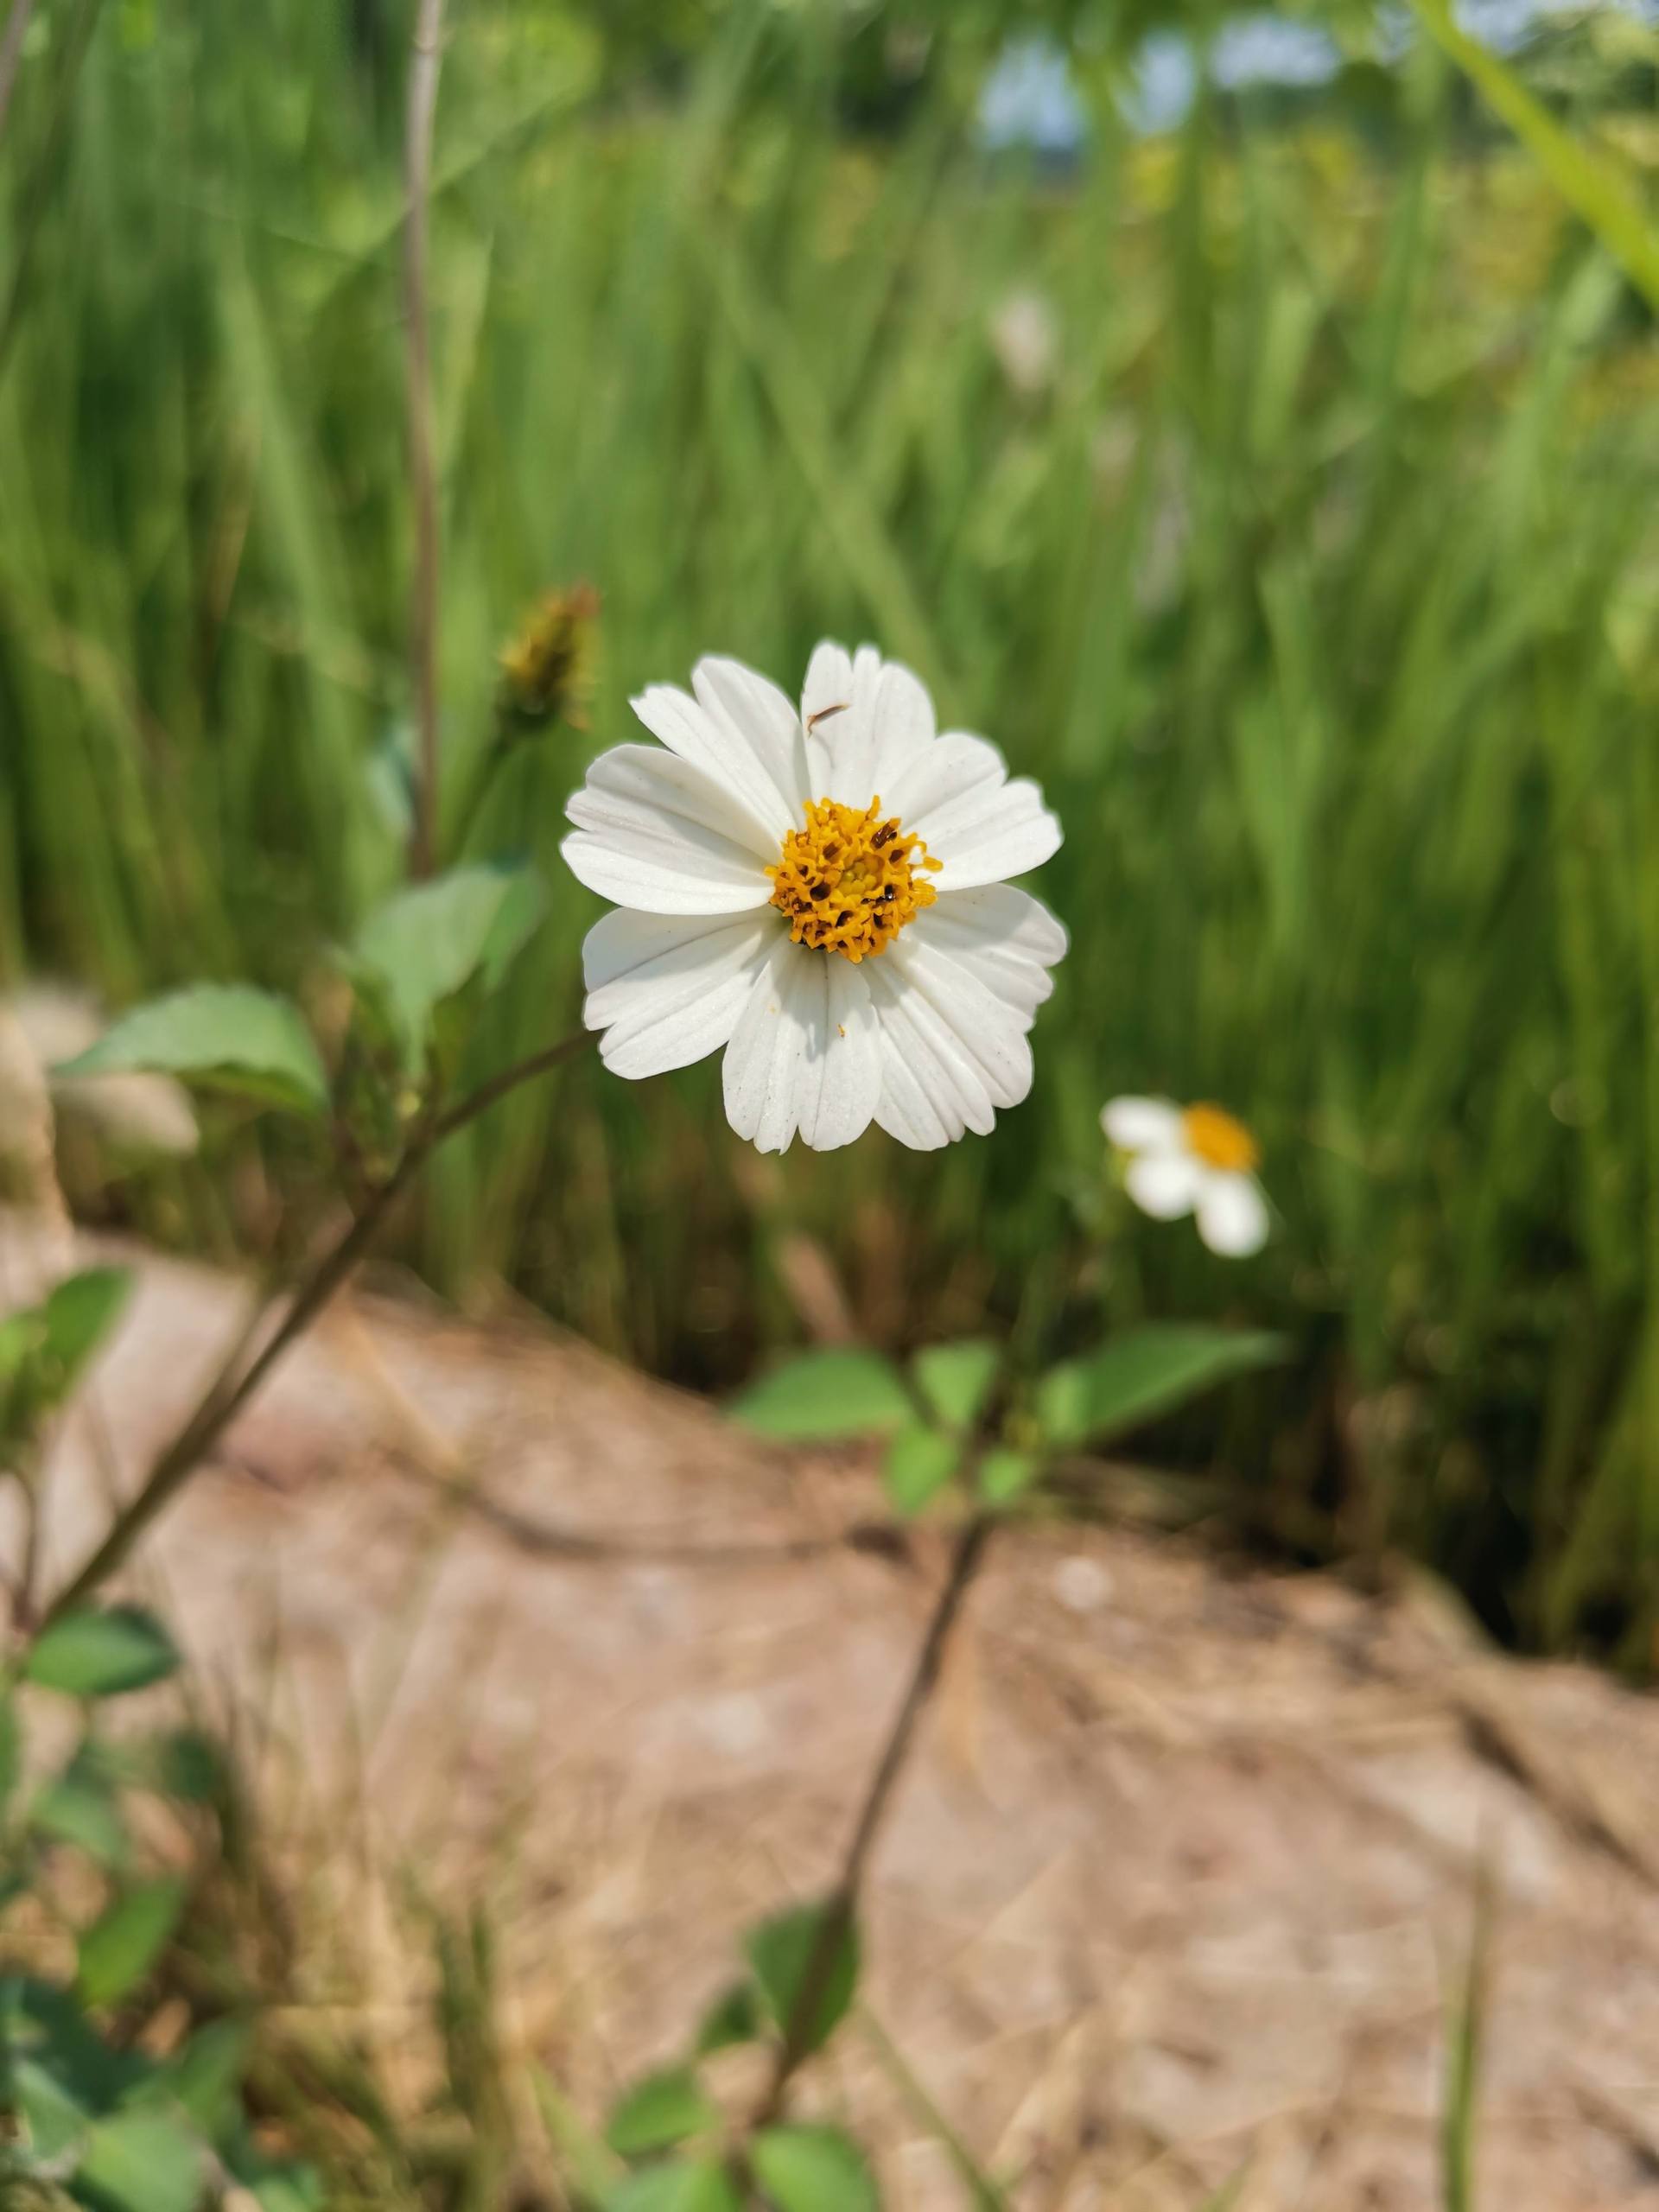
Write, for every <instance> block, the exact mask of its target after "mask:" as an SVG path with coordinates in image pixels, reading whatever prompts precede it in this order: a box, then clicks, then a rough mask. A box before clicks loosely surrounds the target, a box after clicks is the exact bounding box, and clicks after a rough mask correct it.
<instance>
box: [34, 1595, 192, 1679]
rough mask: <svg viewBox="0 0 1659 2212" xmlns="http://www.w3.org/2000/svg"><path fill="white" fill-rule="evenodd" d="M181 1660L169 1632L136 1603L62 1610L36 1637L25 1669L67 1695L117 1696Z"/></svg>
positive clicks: (168, 1670)
mask: <svg viewBox="0 0 1659 2212" xmlns="http://www.w3.org/2000/svg"><path fill="white" fill-rule="evenodd" d="M178 1663H179V1655H178V1652H177V1650H176V1649H175V1648H174V1644H173V1641H172V1638H171V1637H169V1636H168V1633H167V1630H165V1629H164V1628H163V1627H162V1624H161V1623H160V1622H159V1621H158V1620H157V1619H156V1617H155V1615H154V1614H153V1613H147V1612H145V1611H143V1610H142V1609H141V1608H140V1607H138V1606H137V1605H111V1606H109V1607H108V1608H106V1609H105V1610H103V1611H92V1610H91V1609H88V1610H87V1611H83V1612H74V1613H66V1614H64V1616H63V1618H61V1619H60V1620H56V1621H54V1622H53V1623H52V1624H51V1626H50V1627H49V1628H47V1629H45V1630H42V1631H41V1635H40V1636H39V1637H37V1638H36V1640H35V1645H34V1648H33V1649H31V1651H30V1652H29V1657H28V1659H27V1660H26V1661H25V1662H24V1666H23V1673H24V1675H26V1676H27V1678H28V1679H29V1681H31V1682H38V1683H39V1684H40V1686H41V1688H42V1689H48V1690H63V1691H65V1692H67V1694H68V1695H69V1696H71V1697H84V1698H99V1697H121V1696H123V1695H124V1694H126V1692H128V1691H129V1690H142V1689H147V1688H149V1685H150V1684H151V1683H152V1682H159V1681H164V1680H165V1679H166V1677H167V1676H168V1675H170V1674H172V1673H173V1672H174V1671H175V1669H176V1668H177V1666H178Z"/></svg>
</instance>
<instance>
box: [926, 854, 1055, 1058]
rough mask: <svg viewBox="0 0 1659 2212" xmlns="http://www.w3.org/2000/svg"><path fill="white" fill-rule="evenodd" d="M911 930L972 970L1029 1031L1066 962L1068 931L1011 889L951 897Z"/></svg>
mask: <svg viewBox="0 0 1659 2212" xmlns="http://www.w3.org/2000/svg"><path fill="white" fill-rule="evenodd" d="M909 927H910V930H911V931H913V932H914V933H915V934H916V935H917V936H918V938H921V939H922V940H923V941H924V942H925V943H927V944H935V945H937V946H938V948H939V950H941V951H942V952H945V953H948V954H949V955H950V957H951V958H952V959H954V960H957V961H958V962H959V963H961V964H962V965H963V967H965V968H968V969H971V971H972V972H973V974H974V975H975V976H976V977H977V978H978V980H979V981H980V982H981V983H982V984H983V985H984V986H985V988H986V989H987V990H990V991H995V994H996V995H997V996H998V998H1000V999H1002V1000H1005V1001H1007V1004H1008V1005H1009V1006H1011V1007H1014V1008H1015V1010H1016V1011H1017V1012H1018V1013H1019V1014H1021V1015H1022V1016H1023V1018H1024V1020H1026V1022H1027V1025H1029V1024H1030V1022H1031V1021H1032V1020H1033V1018H1034V1017H1035V1014H1036V1012H1037V1008H1038V1007H1039V1006H1041V1004H1042V1003H1043V1001H1044V1000H1045V999H1046V998H1047V997H1048V996H1049V995H1050V993H1051V992H1052V990H1053V988H1054V981H1053V978H1052V976H1050V975H1049V974H1048V973H1047V972H1046V971H1047V970H1048V969H1050V968H1052V966H1053V965H1054V963H1055V962H1056V961H1057V960H1059V959H1061V958H1063V957H1064V956H1065V949H1066V944H1067V938H1066V934H1065V929H1064V927H1063V926H1062V925H1061V924H1060V923H1058V921H1056V920H1055V918H1054V917H1053V915H1052V914H1051V913H1050V912H1049V911H1048V909H1047V907H1046V906H1044V905H1043V904H1042V903H1041V901H1040V900H1039V899H1033V897H1032V895H1031V893H1029V892H1028V891H1020V890H1016V889H1015V887H1014V885H1013V884H1011V883H990V884H986V885H984V886H982V887H981V888H979V889H977V890H974V891H947V892H946V893H944V895H943V897H941V898H940V899H938V900H937V901H936V902H935V903H934V905H932V906H925V907H924V908H923V909H922V911H921V912H920V913H919V914H918V915H917V917H916V918H915V920H914V921H913V922H912V923H911V924H910V925H909Z"/></svg>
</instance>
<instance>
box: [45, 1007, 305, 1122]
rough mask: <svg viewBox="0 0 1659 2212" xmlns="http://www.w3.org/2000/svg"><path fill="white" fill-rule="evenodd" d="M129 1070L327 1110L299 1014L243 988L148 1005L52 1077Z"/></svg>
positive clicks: (275, 1102)
mask: <svg viewBox="0 0 1659 2212" xmlns="http://www.w3.org/2000/svg"><path fill="white" fill-rule="evenodd" d="M137 1071H143V1072H146V1073H154V1074H165V1075H179V1076H185V1077H189V1078H190V1079H191V1080H192V1081H194V1082H196V1083H200V1084H211V1085H212V1086H213V1088H215V1089H217V1090H232V1091H236V1092H238V1093H239V1094H240V1095H241V1096H244V1097H247V1098H256V1099H258V1100H259V1101H260V1102H261V1103H264V1104H266V1105H271V1106H287V1107H291V1108H292V1109H294V1110H295V1111H296V1112H298V1113H303V1114H319V1113H323V1112H326V1111H327V1105H328V1078H327V1075H326V1074H325V1073H324V1071H323V1065H322V1062H321V1059H320V1058H319V1057H318V1054H317V1048H316V1046H315V1043H314V1042H313V1040H312V1036H311V1033H310V1031H309V1030H308V1028H307V1027H306V1026H305V1022H304V1020H303V1019H302V1015H301V1014H300V1010H299V1008H298V1007H296V1005H295V1004H294V1003H293V1001H291V1000H289V999H283V998H277V997H276V996H275V995H273V994H272V993H270V991H258V990H255V989H254V988H253V987H252V985H251V984H249V983H193V984H191V985H190V987H189V988H188V989H186V990H182V991H174V992H172V993H170V994H169V995H168V996H167V997H166V998H161V999H150V1000H149V1001H146V1003H145V1004H144V1005H143V1006H136V1007H133V1008H132V1010H131V1012H130V1014H123V1015H122V1016H121V1018H120V1020H118V1021H117V1022H115V1023H113V1024H112V1025H111V1027H110V1028H108V1029H106V1030H105V1033H104V1034H103V1036H102V1037H100V1038H99V1040H98V1042H97V1044H96V1045H92V1046H89V1047H88V1048H87V1050H86V1052H82V1053H80V1054H79V1056H78V1057H77V1058H74V1059H73V1060H66V1061H65V1062H64V1063H63V1065H61V1066H60V1067H58V1068H56V1069H54V1071H53V1072H54V1074H56V1075H59V1076H83V1075H128V1074H132V1073H134V1072H137Z"/></svg>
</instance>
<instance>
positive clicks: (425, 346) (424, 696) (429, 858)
mask: <svg viewBox="0 0 1659 2212" xmlns="http://www.w3.org/2000/svg"><path fill="white" fill-rule="evenodd" d="M442 36H443V0H420V12H419V14H418V16H416V23H415V50H414V53H413V54H412V55H411V57H410V65H409V105H408V111H407V115H406V118H405V126H404V189H405V194H406V197H407V207H406V209H405V212H404V348H405V369H406V381H407V385H408V392H407V401H408V409H409V474H410V495H411V499H412V502H413V505H414V521H415V581H414V585H413V588H412V592H411V597H410V624H409V632H410V663H411V667H412V673H413V676H414V689H415V727H416V742H417V746H418V752H419V765H418V772H417V775H416V789H415V829H414V837H413V842H412V849H411V852H410V867H411V869H412V872H413V873H414V874H416V875H417V876H422V875H429V874H431V873H432V870H433V868H435V866H436V865H437V853H438V634H437V633H438V489H437V469H436V463H435V460H434V457H433V451H432V357H431V346H430V339H429V331H428V327H427V283H426V262H427V254H426V245H427V201H428V196H429V188H430V184H431V177H432V124H433V117H434V114H435V111H436V108H437V102H438V66H439V59H440V49H441V44H442Z"/></svg>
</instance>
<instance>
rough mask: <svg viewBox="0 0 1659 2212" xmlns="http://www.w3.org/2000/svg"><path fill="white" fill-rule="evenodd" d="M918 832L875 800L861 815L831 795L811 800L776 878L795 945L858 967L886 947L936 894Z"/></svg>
mask: <svg viewBox="0 0 1659 2212" xmlns="http://www.w3.org/2000/svg"><path fill="white" fill-rule="evenodd" d="M943 867H944V861H935V860H930V859H929V858H928V855H927V847H926V846H925V844H924V843H923V842H922V840H921V839H920V838H919V837H913V836H909V835H907V834H906V831H905V830H904V829H901V828H900V826H899V817H898V816H897V815H896V814H893V815H889V816H888V817H887V819H886V820H885V821H884V820H883V819H882V816H881V801H880V797H879V796H878V797H877V798H873V799H872V800H871V801H870V803H869V804H868V806H867V807H866V808H865V809H864V810H863V812H862V813H860V812H859V811H858V810H857V808H856V807H851V806H842V804H841V803H840V802H839V800H836V799H833V798H821V799H817V800H813V799H808V801H807V802H806V827H805V829H791V831H790V833H789V835H788V836H786V837H785V840H784V848H783V852H782V855H780V857H779V861H778V865H777V867H776V868H768V869H767V870H766V874H768V875H769V876H770V877H771V878H772V905H773V906H775V907H776V908H777V909H778V911H779V913H780V914H787V915H788V917H789V933H790V935H791V937H792V938H794V940H795V942H796V944H810V945H813V946H816V947H817V948H818V949H820V950H823V951H825V952H839V953H841V954H842V955H843V956H844V957H845V958H847V959H849V960H850V961H852V962H853V963H854V964H855V965H856V964H857V963H858V962H859V961H861V960H863V959H865V958H867V957H873V956H874V954H876V953H878V952H885V951H886V950H887V947H888V946H889V945H890V944H892V943H893V939H894V938H896V937H897V936H898V934H899V931H900V930H901V929H903V927H904V926H905V924H906V922H910V921H914V919H915V918H916V916H917V915H918V913H919V912H920V911H921V909H922V908H923V907H924V906H931V905H932V904H933V901H934V899H936V898H937V897H938V893H937V892H936V891H935V890H934V888H933V887H932V885H931V883H929V882H928V881H927V880H926V876H925V874H924V873H923V871H924V870H927V871H937V870H938V869H939V868H943Z"/></svg>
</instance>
